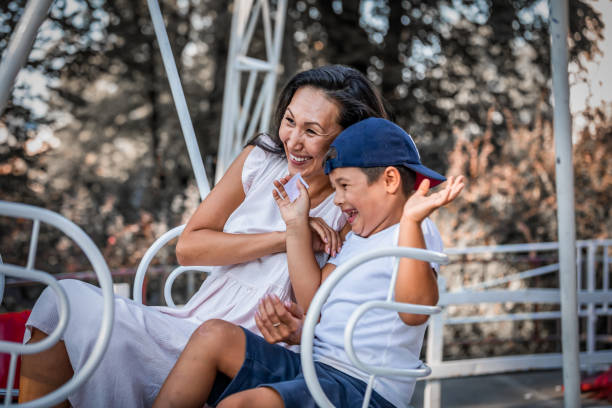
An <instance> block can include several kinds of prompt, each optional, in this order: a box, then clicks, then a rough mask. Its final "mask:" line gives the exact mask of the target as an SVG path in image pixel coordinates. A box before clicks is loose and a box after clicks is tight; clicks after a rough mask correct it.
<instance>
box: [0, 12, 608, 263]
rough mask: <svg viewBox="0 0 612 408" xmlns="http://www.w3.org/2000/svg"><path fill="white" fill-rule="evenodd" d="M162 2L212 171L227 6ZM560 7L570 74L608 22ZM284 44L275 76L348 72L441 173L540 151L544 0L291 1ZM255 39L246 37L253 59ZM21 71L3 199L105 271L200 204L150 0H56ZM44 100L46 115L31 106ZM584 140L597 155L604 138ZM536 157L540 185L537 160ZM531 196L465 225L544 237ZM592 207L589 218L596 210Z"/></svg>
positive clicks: (470, 204)
mask: <svg viewBox="0 0 612 408" xmlns="http://www.w3.org/2000/svg"><path fill="white" fill-rule="evenodd" d="M160 3H161V7H162V12H163V14H164V17H165V20H166V26H167V28H168V34H169V37H170V42H171V44H172V47H173V51H174V55H175V58H176V60H177V63H178V65H179V72H180V74H181V77H182V81H183V86H184V90H185V94H186V97H187V102H188V106H189V107H190V113H191V117H192V119H193V122H194V126H195V129H196V134H197V135H198V137H199V143H200V148H201V151H202V152H203V154H204V155H205V163H206V165H207V171H208V172H209V174H213V173H212V171H213V166H214V157H215V155H216V148H217V139H218V134H219V124H220V118H221V107H222V96H223V83H224V77H225V65H226V58H227V48H228V44H229V30H227V27H229V26H230V19H231V12H232V7H233V6H232V4H231V3H229V2H219V1H215V0H176V1H172V0H162V1H161V2H160ZM228 3H229V4H228ZM274 3H275V2H274V1H272V5H273V7H274ZM24 6H25V0H9V1H4V2H3V3H2V5H1V6H0V11H1V12H0V50H3V49H4V48H6V46H7V41H8V38H9V36H10V34H11V33H12V32H13V30H14V27H15V24H16V21H17V20H18V18H19V17H20V15H21V13H22V12H23V7H24ZM570 15H571V20H570V25H571V31H572V33H571V41H570V45H571V56H572V61H573V63H576V64H578V65H579V64H580V63H581V61H583V60H584V59H589V58H593V57H594V56H595V55H596V54H597V53H598V52H599V49H598V48H597V42H598V40H599V39H601V29H602V26H603V22H602V19H601V16H599V15H598V14H597V13H596V12H595V11H594V10H593V8H592V7H591V6H590V5H589V4H588V2H586V1H582V0H571V1H570ZM285 35H286V37H285V41H284V45H283V54H282V62H283V65H284V70H283V72H282V76H281V80H280V82H281V83H282V82H284V81H285V80H287V79H288V78H289V77H290V76H291V75H293V74H294V73H295V72H296V71H298V70H302V69H307V68H310V67H313V66H318V65H322V64H328V63H342V64H347V65H351V66H354V67H356V68H358V69H359V70H361V71H362V72H364V73H366V74H367V75H368V77H369V78H370V79H371V80H372V81H374V82H375V83H376V84H377V85H378V86H379V87H380V88H381V90H382V92H383V94H384V96H385V97H386V98H387V99H388V100H389V101H390V102H391V105H392V106H393V107H394V108H395V111H396V115H397V120H398V122H399V124H400V125H402V126H403V127H404V128H406V129H408V130H410V131H411V132H412V134H413V135H414V137H415V140H416V142H417V144H418V145H419V146H420V147H421V152H422V156H423V160H424V161H426V162H427V163H430V165H432V166H433V167H435V168H436V169H438V170H439V171H442V172H443V171H445V169H446V168H447V167H450V168H451V169H452V168H455V167H453V166H456V165H457V163H456V162H453V161H452V160H449V157H452V154H454V153H453V152H457V151H467V150H469V149H476V151H477V152H478V154H480V155H482V154H484V153H483V149H484V152H485V153H486V154H484V156H483V157H485V158H486V160H484V159H483V160H484V162H483V163H485V164H486V166H489V167H485V168H479V169H480V170H479V171H481V173H478V174H481V175H482V174H489V173H490V172H491V171H494V169H495V168H497V169H498V170H499V169H501V167H500V166H501V165H502V163H506V164H505V166H506V167H504V168H503V169H504V170H503V171H514V172H522V171H523V168H522V167H517V166H516V162H514V161H513V160H514V159H515V158H516V157H517V156H516V155H512V154H510V153H511V152H510V151H513V150H512V149H513V147H512V146H513V144H514V143H515V142H516V140H515V138H516V137H518V136H517V135H519V134H520V137H524V138H527V139H529V138H535V139H534V140H540V142H541V141H542V140H543V139H541V138H542V137H543V136H542V135H543V134H542V133H541V131H540V130H539V129H543V128H542V126H543V125H541V124H542V123H549V122H550V117H551V108H550V101H549V94H548V92H549V91H548V88H549V86H550V72H549V71H550V69H549V60H550V57H549V36H548V33H547V4H546V2H545V1H543V0H503V1H490V0H489V1H487V0H478V1H473V0H437V1H435V2H422V1H417V0H403V1H388V0H361V1H356V0H353V1H348V0H333V1H328V0H298V1H291V2H290V4H289V9H288V12H287V23H286V31H285ZM262 44H263V41H262V38H261V34H257V35H256V36H255V38H254V39H253V49H254V51H253V55H254V56H257V55H258V53H261V52H263V46H262ZM25 71H26V72H27V73H28V75H30V76H29V77H28V79H29V78H33V80H32V81H29V80H28V81H22V83H27V84H29V85H31V86H30V89H26V88H27V87H25V86H24V87H23V89H18V90H16V91H15V92H14V93H13V96H12V100H11V103H10V104H9V107H8V109H7V110H6V111H5V113H4V114H3V115H2V117H1V118H0V191H2V196H3V198H5V199H9V200H15V201H21V202H29V203H34V204H39V205H43V206H45V207H47V208H50V209H52V210H56V211H60V212H62V213H63V214H64V215H65V216H67V217H68V218H70V219H71V220H73V221H75V222H77V223H78V224H80V225H82V226H83V227H84V228H85V229H86V231H87V232H88V233H89V234H90V235H91V236H92V237H93V238H94V241H95V242H96V243H97V244H98V245H99V246H100V247H101V248H103V249H104V251H105V254H106V255H107V260H108V261H109V262H110V263H111V265H112V266H123V265H134V264H135V263H136V262H137V261H138V260H139V259H140V257H141V256H142V253H143V252H144V250H145V249H146V248H147V247H148V246H149V244H150V243H151V242H152V240H153V239H154V237H156V236H159V235H160V234H161V233H162V232H164V231H166V230H167V229H169V228H170V227H173V226H175V225H178V224H180V223H181V222H184V221H185V218H186V217H187V216H188V215H189V214H190V213H191V212H192V211H193V209H194V208H195V206H196V205H197V203H198V201H199V197H198V194H197V191H196V190H195V186H194V183H193V182H192V179H193V178H192V171H191V166H190V163H189V160H188V156H187V152H186V149H185V147H184V143H183V142H182V137H181V133H180V126H179V124H178V120H177V117H176V113H175V111H174V107H173V104H172V98H171V94H170V91H169V88H168V86H167V79H166V78H165V73H164V71H163V68H162V64H161V59H160V56H159V50H158V49H157V45H156V41H155V36H154V35H153V29H152V25H151V22H150V17H149V14H148V11H147V9H146V5H145V3H144V2H132V1H128V0H108V1H101V0H70V1H69V0H56V1H55V2H54V3H53V6H52V8H51V11H50V19H49V20H48V21H47V22H46V23H45V26H44V27H43V29H42V30H41V35H40V36H39V38H38V39H37V41H36V43H35V46H34V50H33V52H32V53H31V55H30V58H29V60H28V63H27V67H26V68H25ZM36 81H38V82H40V81H45V82H47V83H48V84H49V86H48V89H49V96H48V97H45V96H44V95H42V96H39V95H38V93H40V91H39V90H38V88H37V86H38V85H39V84H37V83H36ZM34 85H37V86H34ZM38 87H39V86H38ZM40 100H43V102H44V103H43V106H45V108H44V109H42V110H41V109H37V108H35V107H36V106H38V105H36V104H35V103H33V102H32V101H40ZM510 120H511V122H509V121H510ZM538 123H540V124H538ZM538 126H540V127H539V128H538ZM516 129H520V131H519V130H516ZM598 129H599V128H598ZM517 132H519V133H517ZM520 132H523V133H520ZM604 133H605V132H604ZM458 135H460V136H461V137H460V138H457V136H458ZM538 138H540V139H538ZM521 140H522V139H521ZM594 140H595V141H592V142H590V143H591V145H593V146H600V144H601V143H603V142H604V141H605V139H601V138H600V139H594ZM523 142H524V143H527V144H530V143H535V142H533V141H529V140H524V141H523ZM523 142H521V143H523ZM547 143H548V139H547ZM591 145H589V146H591ZM469 146H472V147H470V148H469V149H468V147H469ZM473 146H476V147H473ZM593 148H595V147H593ZM466 149H467V150H466ZM536 150H537V149H536ZM530 151H531V150H530ZM532 158H533V160H535V161H536V163H534V165H540V166H544V168H545V173H547V174H548V177H552V175H551V173H550V168H549V167H546V166H549V165H548V164H546V163H548V162H547V160H549V159H548V158H547V157H540V156H537V155H536V156H533V157H532ZM466 160H468V158H466ZM469 160H473V159H471V158H470V159H469ZM469 160H468V162H469V163H472V162H471V161H469ZM540 160H542V162H541V163H540ZM468 162H466V163H464V164H465V165H467V164H468ZM537 163H540V164H537ZM470 166H471V164H470ZM495 166H497V167H495ZM471 169H472V168H471V167H470V168H469V169H467V170H470V172H468V174H477V173H471ZM498 170H495V171H498ZM499 171H501V170H499ZM516 174H517V177H519V178H520V177H521V173H516ZM474 177H475V176H474ZM606 180H609V179H606ZM470 182H471V183H481V182H483V180H482V177H481V178H479V179H475V178H474V179H473V180H471V181H470ZM545 184H546V183H545ZM528 186H531V184H528ZM606 186H607V185H604V188H606ZM542 188H543V190H542V191H541V192H540V193H538V194H540V195H539V196H538V197H540V198H541V201H538V202H537V203H534V202H532V200H535V198H534V197H532V195H533V194H535V192H530V193H529V194H526V195H524V193H523V189H517V188H512V189H510V190H507V191H506V190H504V191H497V190H496V194H498V193H499V195H490V196H487V197H486V199H483V198H482V197H480V196H479V197H480V198H479V200H475V201H469V200H467V199H466V200H465V202H464V205H463V206H462V207H461V209H460V210H459V211H460V212H461V219H462V220H464V219H470V220H475V222H479V223H480V224H478V225H480V226H481V227H482V228H483V231H487V233H488V235H487V239H488V240H489V241H490V242H500V243H502V242H503V243H508V242H517V241H524V240H543V239H546V240H548V239H555V233H554V229H551V228H553V227H552V226H551V225H552V224H550V223H548V224H546V227H545V228H544V230H542V229H541V226H536V225H539V224H538V223H547V222H548V221H549V220H550V219H551V216H554V212H552V211H553V210H554V208H553V207H552V206H544V207H542V206H538V205H535V204H538V203H542V202H548V201H547V200H550V199H551V197H553V196H554V189H551V188H548V187H545V188H544V187H542ZM509 194H510V195H511V196H509ZM500 197H506V198H504V200H507V203H511V206H512V208H513V210H512V211H511V212H510V213H508V214H507V215H505V216H506V217H507V218H503V217H502V218H503V219H508V220H509V222H507V223H504V224H503V225H502V224H499V227H498V228H495V229H491V228H487V226H486V225H484V223H485V221H483V220H492V219H501V218H499V217H500V214H502V212H503V211H507V208H506V206H502V207H499V206H498V203H497V201H496V200H500ZM509 205H510V204H509ZM532 205H534V206H532ZM600 207H601V205H599V207H597V209H593V212H596V213H597V212H598V211H599V213H598V214H604V213H605V211H603V210H601V209H600ZM536 208H539V209H541V210H542V211H544V213H543V214H540V213H539V212H538V211H537V210H535V209H536ZM583 210H584V211H587V212H588V209H587V208H586V207H585V208H583V209H582V210H580V211H583ZM534 211H535V213H534ZM602 211H603V212H602ZM510 214H512V217H514V218H510V217H511V216H510ZM496 217H497V218H496ZM514 220H516V221H514ZM486 222H490V221H486ZM524 225H526V226H527V230H525V228H524ZM0 227H1V226H0ZM457 228H458V227H457ZM579 231H581V232H580V233H581V234H584V235H582V237H585V238H586V237H590V236H591V235H592V234H589V232H588V231H590V230H589V229H586V230H583V229H580V228H579ZM594 233H596V231H595V230H593V234H594ZM467 237H469V239H468V238H467ZM464 238H465V239H463V240H461V241H460V242H461V243H465V244H474V243H477V242H480V241H481V240H482V239H483V236H482V235H470V234H467V235H465V236H464ZM452 242H454V243H459V241H455V240H453V241H452Z"/></svg>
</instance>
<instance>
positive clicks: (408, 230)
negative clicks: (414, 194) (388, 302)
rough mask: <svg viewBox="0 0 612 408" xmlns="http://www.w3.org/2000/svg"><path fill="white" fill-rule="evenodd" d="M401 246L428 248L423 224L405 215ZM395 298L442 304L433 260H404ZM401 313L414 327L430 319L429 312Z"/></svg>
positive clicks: (401, 261)
mask: <svg viewBox="0 0 612 408" xmlns="http://www.w3.org/2000/svg"><path fill="white" fill-rule="evenodd" d="M398 246H405V247H411V248H421V249H426V247H425V238H424V237H423V232H422V231H421V224H420V223H417V222H415V221H413V220H407V219H405V218H404V217H402V220H401V221H400V231H399V240H398ZM395 300H396V301H398V302H404V303H413V304H417V305H427V306H433V305H435V304H436V303H438V283H437V281H436V275H435V272H434V270H433V269H432V268H431V265H430V264H429V262H424V261H418V260H416V259H411V258H402V259H401V260H400V262H399V270H398V273H397V282H396V284H395ZM399 316H400V318H401V319H402V321H403V322H404V323H406V324H407V325H410V326H418V325H420V324H423V323H425V322H426V321H427V318H428V316H427V315H421V314H409V313H399Z"/></svg>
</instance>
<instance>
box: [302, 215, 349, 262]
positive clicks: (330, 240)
mask: <svg viewBox="0 0 612 408" xmlns="http://www.w3.org/2000/svg"><path fill="white" fill-rule="evenodd" d="M308 224H309V225H310V230H311V231H312V232H313V234H312V249H313V251H315V252H326V253H327V254H329V255H330V256H336V254H337V253H338V252H340V248H342V237H341V236H340V233H339V232H338V231H336V230H334V229H333V228H332V227H330V226H329V225H327V223H326V222H325V220H323V218H313V217H311V218H310V219H309V222H308Z"/></svg>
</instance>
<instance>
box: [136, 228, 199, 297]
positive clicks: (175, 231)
mask: <svg viewBox="0 0 612 408" xmlns="http://www.w3.org/2000/svg"><path fill="white" fill-rule="evenodd" d="M184 229H185V225H180V226H178V227H175V228H172V229H171V230H170V231H168V232H166V233H165V234H163V235H162V236H161V237H159V238H158V239H157V240H156V241H155V242H154V243H153V245H151V247H149V249H147V252H145V254H144V256H143V257H142V260H141V261H140V263H139V264H138V269H137V270H136V276H135V277H134V290H133V291H132V293H133V297H134V300H135V301H136V302H138V303H142V287H143V285H144V278H145V274H146V273H147V269H148V268H149V264H150V263H151V261H152V260H153V258H154V257H155V255H157V253H158V252H159V250H160V249H162V248H163V247H164V245H166V244H167V243H168V242H170V241H172V240H173V239H174V238H176V237H178V236H179V235H181V232H183V230H184ZM209 269H210V267H208V266H179V267H177V268H176V269H174V270H173V271H172V272H171V273H170V275H169V276H168V278H167V279H166V282H165V284H164V298H165V300H166V304H167V305H168V306H170V307H177V306H176V305H175V304H174V301H173V300H172V284H174V281H175V280H176V278H177V277H178V276H179V275H181V274H182V273H185V272H189V271H198V272H205V273H208V272H209Z"/></svg>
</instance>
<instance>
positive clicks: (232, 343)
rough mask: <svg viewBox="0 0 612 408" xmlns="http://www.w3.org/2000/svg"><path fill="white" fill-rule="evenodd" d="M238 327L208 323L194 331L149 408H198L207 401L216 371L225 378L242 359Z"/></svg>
mask: <svg viewBox="0 0 612 408" xmlns="http://www.w3.org/2000/svg"><path fill="white" fill-rule="evenodd" d="M245 343H246V340H245V334H244V331H243V330H242V328H240V327H239V326H236V325H234V324H231V323H228V322H225V321H223V320H209V321H207V322H205V323H203V324H202V325H200V327H198V328H197V329H196V331H195V332H194V333H193V335H192V336H191V338H190V339H189V342H188V343H187V346H185V349H184V350H183V352H182V353H181V355H180V356H179V359H178V361H177V362H176V364H175V365H174V368H172V371H170V374H169V375H168V378H167V379H166V381H165V382H164V384H163V386H162V388H161V390H160V391H159V394H158V396H157V399H156V400H155V403H154V404H153V407H198V408H201V407H202V406H203V405H204V404H205V403H206V400H207V399H208V396H209V394H210V391H211V389H212V386H213V383H214V381H215V377H216V375H217V373H218V372H220V373H223V374H225V375H226V376H228V377H229V378H234V376H235V375H236V374H237V373H238V371H239V370H240V367H241V366H242V364H243V362H244V357H245Z"/></svg>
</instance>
